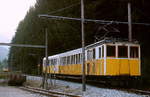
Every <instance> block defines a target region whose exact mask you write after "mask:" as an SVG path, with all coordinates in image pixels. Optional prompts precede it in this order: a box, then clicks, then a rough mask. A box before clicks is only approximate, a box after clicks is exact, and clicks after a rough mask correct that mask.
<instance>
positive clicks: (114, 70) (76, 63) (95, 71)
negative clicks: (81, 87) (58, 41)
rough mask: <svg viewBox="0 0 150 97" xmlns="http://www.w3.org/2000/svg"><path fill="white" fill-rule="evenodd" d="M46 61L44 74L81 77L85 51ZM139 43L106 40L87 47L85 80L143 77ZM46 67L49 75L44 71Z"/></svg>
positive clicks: (49, 58) (77, 51) (54, 57)
mask: <svg viewBox="0 0 150 97" xmlns="http://www.w3.org/2000/svg"><path fill="white" fill-rule="evenodd" d="M45 59H46V58H43V72H47V73H51V74H56V75H70V76H80V75H82V48H79V49H75V50H71V51H67V52H64V53H61V54H56V55H53V56H49V57H48V65H46V61H45ZM140 62H141V53H140V45H139V43H138V42H136V41H134V42H128V41H122V40H116V39H104V40H101V41H98V42H96V43H94V44H91V45H88V46H86V47H85V71H86V76H96V77H100V76H103V77H106V76H107V77H109V78H110V77H116V76H117V77H121V76H129V77H138V76H140V75H141V68H140V67H141V63H140ZM46 66H47V71H45V70H46V69H45V67H46Z"/></svg>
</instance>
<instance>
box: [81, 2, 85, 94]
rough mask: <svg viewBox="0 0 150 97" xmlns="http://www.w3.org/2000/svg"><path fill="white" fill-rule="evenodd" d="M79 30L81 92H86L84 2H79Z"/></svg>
mask: <svg viewBox="0 0 150 97" xmlns="http://www.w3.org/2000/svg"><path fill="white" fill-rule="evenodd" d="M81 30H82V91H83V92H84V91H86V85H85V40H84V0H81Z"/></svg>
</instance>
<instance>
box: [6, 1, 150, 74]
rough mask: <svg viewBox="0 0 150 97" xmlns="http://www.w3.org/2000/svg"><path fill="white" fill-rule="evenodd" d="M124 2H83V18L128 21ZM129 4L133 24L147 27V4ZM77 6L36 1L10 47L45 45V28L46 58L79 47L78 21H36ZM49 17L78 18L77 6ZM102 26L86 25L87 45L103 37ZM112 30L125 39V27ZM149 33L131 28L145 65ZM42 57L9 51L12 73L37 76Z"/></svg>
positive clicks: (25, 51)
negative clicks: (41, 15) (13, 45)
mask: <svg viewBox="0 0 150 97" xmlns="http://www.w3.org/2000/svg"><path fill="white" fill-rule="evenodd" d="M127 1H129V0H109V1H107V0H85V17H86V18H92V19H101V20H116V21H127V17H128V16H127ZM130 1H131V3H132V18H133V19H132V20H133V21H134V22H147V23H150V18H149V16H150V13H149V10H148V9H149V7H150V6H149V4H150V1H149V0H140V1H136V2H135V1H134V0H130ZM76 3H80V0H69V1H66V0H37V3H36V4H35V6H34V7H31V8H30V10H29V11H28V12H27V14H26V16H25V18H24V20H22V21H21V22H20V23H19V25H18V28H17V30H16V34H15V36H14V38H13V39H12V43H18V44H32V45H44V44H45V28H47V29H48V42H49V43H48V46H49V48H48V51H49V52H48V54H49V55H54V54H57V53H61V52H65V51H68V50H71V49H75V48H79V47H81V27H80V26H81V25H80V22H79V21H70V20H55V19H48V18H42V19H41V18H39V17H38V15H39V14H49V13H50V12H53V11H55V10H58V9H61V8H64V7H67V6H70V5H72V4H76ZM52 15H58V16H68V17H78V18H79V17H80V4H77V5H76V6H73V7H72V8H68V9H66V10H63V11H61V12H57V13H55V14H52ZM102 26H103V25H102V24H99V23H89V22H88V23H85V43H86V45H87V44H90V43H93V42H94V41H95V37H94V36H95V35H96V33H98V35H100V36H103V35H104V33H102V32H101V31H99V30H98V28H99V27H102ZM111 26H112V27H115V28H117V29H118V30H119V31H120V33H117V35H119V36H120V37H125V38H127V36H128V33H127V32H128V29H127V28H128V26H127V25H123V24H120V25H118V24H112V25H111ZM149 33H150V29H149V27H147V26H142V25H139V26H138V25H133V38H135V39H137V40H139V41H140V43H141V50H142V58H143V59H146V60H147V61H149V60H150V57H149V56H150V55H149V53H147V52H149V49H150V46H149V45H148V44H149V43H148V40H149ZM115 34H116V33H115ZM109 35H112V33H109ZM44 55H45V52H44V49H38V48H18V47H11V49H10V53H9V64H10V65H11V67H12V69H13V70H22V71H23V72H25V73H30V74H34V73H37V64H38V63H39V61H40V63H41V64H42V58H43V57H44ZM142 66H143V64H142ZM144 66H147V67H146V68H143V70H142V71H145V69H147V68H148V67H150V66H149V65H148V63H144ZM144 74H145V75H147V74H148V72H146V71H145V73H144Z"/></svg>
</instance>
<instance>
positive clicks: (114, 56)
mask: <svg viewBox="0 0 150 97" xmlns="http://www.w3.org/2000/svg"><path fill="white" fill-rule="evenodd" d="M108 46H110V47H115V50H114V51H115V52H114V55H113V56H108ZM103 57H104V55H103ZM106 57H108V58H116V45H110V44H108V45H106Z"/></svg>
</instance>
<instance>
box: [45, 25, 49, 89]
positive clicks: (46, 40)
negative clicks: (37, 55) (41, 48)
mask: <svg viewBox="0 0 150 97" xmlns="http://www.w3.org/2000/svg"><path fill="white" fill-rule="evenodd" d="M45 46H46V47H45V57H46V68H45V80H44V88H45V89H47V70H48V68H47V66H48V34H47V28H46V29H45Z"/></svg>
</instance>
